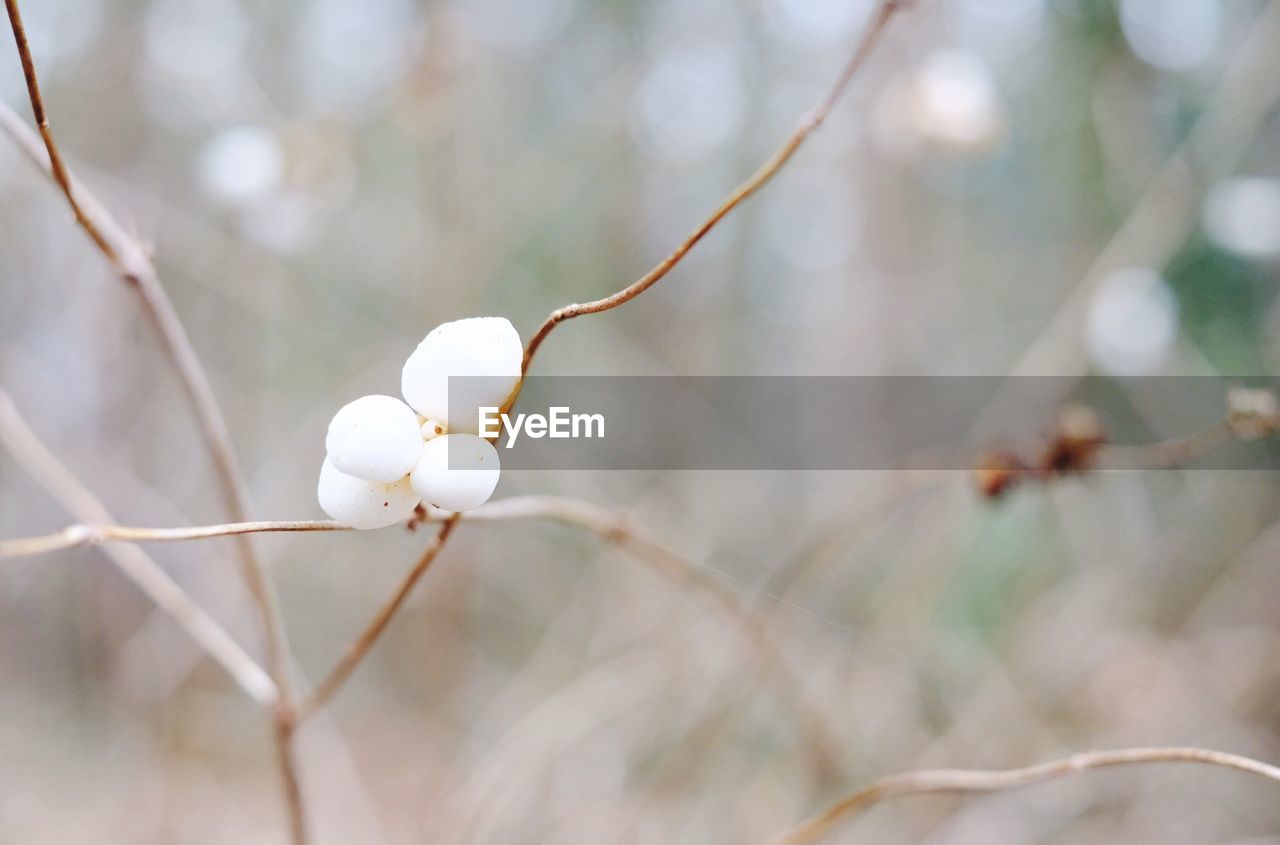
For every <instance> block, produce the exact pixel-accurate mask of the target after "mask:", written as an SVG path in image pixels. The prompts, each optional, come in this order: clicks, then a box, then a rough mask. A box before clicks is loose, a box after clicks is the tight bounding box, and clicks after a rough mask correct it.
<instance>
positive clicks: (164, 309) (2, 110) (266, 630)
mask: <svg viewBox="0 0 1280 845" xmlns="http://www.w3.org/2000/svg"><path fill="white" fill-rule="evenodd" d="M5 9H6V10H7V12H8V14H9V23H10V26H11V27H12V29H13V35H14V42H15V44H16V45H17V48H18V54H19V57H20V58H21V61H22V70H23V75H24V76H25V77H26V82H27V93H28V96H29V99H30V100H31V108H32V112H33V113H34V115H35V119H36V123H37V125H38V127H39V131H40V140H39V141H38V140H36V139H35V138H34V137H33V134H32V133H31V130H30V129H28V128H27V126H26V125H25V124H23V123H22V121H21V120H19V119H17V117H16V115H14V114H13V113H12V111H11V110H10V109H8V107H7V106H3V104H0V126H2V127H3V128H4V129H5V130H6V131H7V132H8V133H9V134H10V135H11V136H12V137H13V138H14V140H15V141H16V142H17V143H18V144H19V146H20V147H23V148H24V151H25V152H26V153H27V155H28V156H29V157H30V158H32V159H33V160H34V161H36V162H37V163H38V164H39V165H40V166H42V167H43V168H44V169H45V170H46V171H47V172H48V173H49V174H50V176H51V177H52V178H53V180H54V181H55V182H56V183H57V184H58V186H59V187H60V188H61V189H62V192H63V194H64V195H65V196H66V198H67V202H68V204H69V205H70V206H71V209H72V211H73V212H74V214H75V217H76V221H77V222H78V223H79V224H80V226H81V228H83V229H84V231H85V232H86V233H87V234H88V235H89V237H90V239H91V240H92V241H93V242H94V245H95V246H96V247H97V248H98V250H99V251H100V252H101V253H102V254H103V256H104V257H106V259H107V261H108V263H110V264H111V266H112V267H113V268H114V269H115V271H116V273H117V274H118V275H119V276H120V278H121V279H122V280H123V281H125V283H126V284H128V285H129V286H131V287H132V288H133V289H135V290H136V291H137V292H138V295H139V297H140V298H141V301H142V306H143V311H144V312H145V313H146V315H147V317H148V319H149V320H150V321H151V323H152V325H153V327H154V328H155V330H156V332H157V334H158V335H159V336H160V341H161V345H162V346H163V347H164V349H165V352H166V353H167V354H168V356H169V359H170V360H171V361H172V362H173V365H174V368H175V370H176V371H177V373H178V377H179V380H180V381H181V383H182V386H183V390H184V392H185V393H186V394H187V398H188V400H189V401H190V402H191V405H192V409H193V411H194V413H195V416H196V419H197V423H198V425H199V427H200V430H201V432H202V433H203V435H204V438H205V441H206V443H207V445H208V448H209V454H210V456H211V458H212V460H213V465H214V470H215V473H216V475H217V476H218V480H219V489H220V491H221V495H222V499H223V503H224V506H225V507H226V509H227V513H228V515H229V516H230V517H231V519H233V520H235V521H237V522H244V521H246V520H248V518H249V511H250V508H249V495H248V485H247V484H246V483H245V480H244V477H243V475H242V474H241V472H240V465H239V461H238V459H237V457H236V453H235V447H234V445H233V443H232V440H231V432H230V429H229V428H228V427H227V423H226V419H225V418H224V416H223V414H222V408H221V406H220V405H219V404H218V400H217V397H216V396H215V395H214V393H213V388H212V386H211V385H210V383H209V377H208V374H207V373H205V370H204V367H203V366H202V365H201V363H200V359H199V357H198V356H197V355H196V352H195V348H194V347H193V346H192V345H191V339H190V337H188V335H187V331H186V327H185V326H183V324H182V321H181V319H180V318H179V317H178V313H177V310H176V309H175V308H174V307H173V302H172V301H171V300H170V299H169V296H168V294H167V293H166V291H165V289H164V286H163V285H162V284H161V283H160V278H159V276H158V275H157V273H156V270H155V266H154V265H153V264H152V262H151V259H150V257H149V256H148V255H147V252H146V250H144V249H143V247H142V246H141V245H140V244H139V243H138V241H137V240H136V239H135V238H134V237H132V236H131V235H129V234H128V233H127V232H126V231H125V230H124V229H123V228H122V227H121V226H120V225H119V224H118V223H117V222H116V221H115V219H114V218H113V217H112V216H111V215H110V214H109V213H108V212H107V211H106V209H105V208H104V207H103V206H102V204H101V203H99V202H98V201H97V200H96V199H95V198H94V197H93V195H92V194H90V193H89V191H88V190H87V189H85V187H84V186H83V185H82V184H80V183H79V182H78V180H76V178H75V177H74V176H73V175H72V174H71V172H70V171H69V170H68V169H67V167H66V164H65V163H64V162H63V159H62V155H61V153H60V152H59V150H58V146H57V144H56V143H55V142H54V139H53V133H52V130H50V128H49V118H48V114H47V112H46V110H45V106H44V99H43V97H42V96H41V94H40V85H39V82H38V80H37V76H36V70H35V62H34V60H33V59H32V56H31V50H30V45H29V44H28V43H27V36H26V31H25V28H24V27H23V25H22V16H21V13H20V11H19V9H18V0H5ZM41 141H43V150H41V148H40V143H41ZM236 545H237V549H238V551H239V557H240V564H241V565H240V569H241V576H242V578H243V579H244V581H245V584H246V585H247V587H248V589H249V593H250V596H251V597H252V599H253V601H254V603H255V604H256V605H257V607H258V611H259V614H260V615H261V621H262V627H263V638H264V640H265V644H266V652H267V666H268V668H269V670H270V674H271V677H272V679H273V680H274V682H275V686H276V689H277V691H278V696H279V700H278V702H277V706H276V707H275V708H274V714H273V718H274V719H275V721H276V728H277V730H276V732H275V735H276V737H277V740H278V741H279V740H283V741H285V742H288V741H289V731H290V728H289V727H288V726H289V725H290V724H291V723H292V710H293V706H294V695H293V683H292V678H291V674H290V673H291V664H292V658H291V657H290V655H289V644H288V638H287V636H286V634H285V630H284V620H283V616H282V614H281V612H280V601H279V597H278V596H277V595H276V593H275V588H274V586H273V585H272V584H271V581H270V579H269V578H268V577H267V574H266V569H265V567H264V566H263V563H262V561H261V559H260V558H259V557H258V554H257V550H256V549H255V547H254V545H253V543H252V541H251V540H250V539H249V538H248V537H247V536H242V537H240V538H238V539H237V541H236ZM279 758H280V760H281V762H282V764H283V768H282V771H281V776H282V778H283V780H284V789H285V795H286V799H287V804H288V810H289V823H290V829H291V830H292V832H293V841H294V842H295V843H298V844H299V845H303V843H305V842H306V841H307V840H308V836H307V829H306V818H305V810H304V808H303V805H302V801H301V790H300V788H299V786H298V776H297V772H296V771H295V770H294V768H293V766H292V753H291V752H290V751H289V750H288V749H281V752H280V754H279Z"/></svg>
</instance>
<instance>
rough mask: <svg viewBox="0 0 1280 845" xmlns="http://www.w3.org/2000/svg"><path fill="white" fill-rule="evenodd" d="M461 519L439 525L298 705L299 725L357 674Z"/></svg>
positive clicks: (452, 519) (456, 515) (446, 521)
mask: <svg viewBox="0 0 1280 845" xmlns="http://www.w3.org/2000/svg"><path fill="white" fill-rule="evenodd" d="M460 518H461V515H460V514H453V515H451V516H449V517H448V518H447V519H445V521H444V522H443V523H441V525H440V530H439V531H438V532H437V533H436V536H435V537H434V538H433V539H432V541H431V544H430V545H428V546H427V548H426V550H425V551H424V552H423V553H422V556H421V557H420V558H418V562H417V563H415V564H414V565H413V568H412V569H410V570H409V572H408V573H407V574H406V575H405V577H404V578H403V579H402V580H401V581H400V584H399V586H397V587H396V591H395V593H393V594H392V596H391V598H389V599H387V601H386V602H385V603H384V604H383V605H382V607H380V608H379V609H378V612H377V614H376V615H375V616H374V617H373V621H371V622H370V623H369V624H368V625H367V626H366V627H365V629H364V630H363V631H361V632H360V634H359V635H358V636H357V637H356V638H355V639H354V640H353V641H352V642H351V644H350V645H349V646H347V649H346V651H344V652H343V653H342V656H341V657H340V658H338V662H337V663H335V664H334V666H333V668H332V669H330V670H329V672H328V673H327V674H326V675H325V676H324V678H323V679H322V680H321V681H320V682H319V683H317V684H316V685H315V687H314V688H313V689H312V690H311V692H309V693H307V694H306V695H304V696H303V697H302V699H301V700H300V701H299V702H298V706H297V710H296V713H297V723H298V724H302V723H303V722H305V721H306V720H307V719H309V718H311V717H312V716H313V715H315V713H316V712H317V711H319V710H321V709H323V708H324V706H325V705H326V704H328V703H329V701H330V700H331V699H332V698H333V696H334V695H335V694H336V693H337V692H338V690H340V689H342V687H343V685H344V684H346V682H347V679H348V678H350V677H351V673H352V672H354V671H355V670H356V667H357V666H359V665H360V662H361V661H362V660H364V658H365V655H367V654H368V653H369V650H370V649H371V648H373V644H374V643H376V642H377V641H378V638H379V637H380V636H382V632H383V631H385V630H386V628H387V625H388V624H390V622H391V618H392V617H393V616H395V614H396V611H397V610H399V609H400V606H401V605H403V604H404V602H405V600H406V599H407V598H409V593H411V592H413V588H414V585H416V584H417V583H418V580H419V579H421V578H422V576H423V574H424V573H426V571H427V569H428V568H430V566H431V563H432V561H434V560H435V559H436V557H437V556H438V555H439V554H440V550H441V549H442V548H444V544H445V542H446V541H447V540H448V539H449V535H450V534H452V533H453V529H454V528H456V527H457V525H458V521H459V519H460Z"/></svg>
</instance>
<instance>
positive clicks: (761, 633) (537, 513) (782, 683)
mask: <svg viewBox="0 0 1280 845" xmlns="http://www.w3.org/2000/svg"><path fill="white" fill-rule="evenodd" d="M520 519H546V520H553V521H556V522H563V523H566V524H568V525H574V526H577V527H579V528H585V529H586V530H588V531H591V532H593V533H595V534H598V535H599V536H600V537H602V538H604V539H605V540H608V541H610V542H613V543H617V544H618V545H619V546H620V547H622V548H623V549H625V550H627V551H629V552H630V553H631V554H632V555H633V556H634V557H635V558H636V559H637V560H638V561H640V562H641V563H642V564H644V565H645V566H648V567H650V568H651V569H653V570H654V571H656V572H657V573H658V574H659V575H661V576H662V577H664V578H667V579H672V580H675V581H677V582H679V583H680V585H681V586H692V587H694V588H695V589H696V590H697V591H698V593H699V594H700V595H702V596H705V597H706V598H707V599H709V600H710V601H711V603H712V607H713V609H714V610H715V611H716V612H718V613H719V614H720V615H721V616H722V617H723V619H724V620H725V621H726V622H727V623H728V624H729V625H731V626H732V627H733V628H734V629H735V630H736V631H737V632H738V634H739V635H740V636H741V637H742V640H743V642H744V643H745V644H746V645H747V646H748V647H749V648H750V649H751V651H752V654H754V655H756V656H758V657H760V658H761V660H762V661H763V663H764V665H765V666H766V667H767V671H765V672H764V674H766V675H768V676H770V677H771V678H772V680H773V687H774V689H775V690H776V691H777V694H778V696H779V698H780V699H781V701H782V702H783V703H784V704H785V705H786V706H787V707H788V708H789V709H790V710H791V712H792V714H793V715H794V716H795V718H796V720H797V722H798V727H799V730H800V732H801V733H802V734H803V735H804V736H805V738H806V744H807V745H808V747H809V753H810V756H811V758H812V760H813V762H814V765H815V768H816V769H817V770H818V772H819V774H821V775H822V776H823V777H836V776H840V774H841V771H842V766H841V764H840V762H839V756H838V755H837V753H836V749H837V748H838V747H839V746H838V743H837V742H836V740H835V738H834V737H833V736H832V732H831V729H830V727H829V726H828V724H827V720H826V717H825V716H824V714H823V712H822V710H821V709H820V708H819V707H818V706H817V704H816V703H815V702H814V700H813V698H812V696H811V695H810V693H809V691H808V689H807V687H806V686H805V684H804V682H803V680H802V679H801V677H800V676H799V675H798V674H797V673H796V671H795V670H794V669H793V668H792V667H791V664H790V662H789V661H788V660H787V657H786V655H785V654H784V653H783V652H782V650H781V649H780V648H779V647H778V645H777V643H775V642H774V641H773V638H772V637H771V636H769V633H768V631H767V629H766V628H765V626H764V625H763V624H762V623H761V621H760V620H758V619H756V618H755V616H753V615H752V613H751V611H750V610H749V609H748V608H746V607H745V606H743V604H742V602H741V601H739V600H738V596H737V594H736V593H735V592H734V591H733V590H732V589H729V588H728V587H727V586H726V585H725V584H723V583H722V582H721V581H718V580H716V579H715V578H714V577H711V576H710V575H708V573H707V571H706V570H704V569H703V567H701V566H699V565H698V563H697V562H696V561H692V560H690V559H688V558H686V557H685V556H684V555H681V554H679V553H678V552H675V551H673V550H672V549H669V548H667V546H665V545H663V544H662V543H659V542H658V541H656V540H653V539H651V538H649V537H647V536H645V535H644V534H642V533H640V532H639V531H637V530H636V529H635V528H633V527H632V526H631V525H630V524H629V522H628V521H627V519H626V518H625V517H624V516H623V515H621V514H619V513H617V512H616V511H612V510H610V509H608V508H605V507H601V506H599V505H595V504H592V503H591V502H584V501H582V500H580V499H569V498H564V497H560V496H520V497H515V498H511V499H503V500H501V501H498V502H493V503H492V504H488V505H484V506H483V507H480V508H476V509H475V510H473V511H467V513H466V514H465V515H464V521H466V522H475V521H507V520H520Z"/></svg>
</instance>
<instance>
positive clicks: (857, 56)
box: [523, 0, 904, 373]
mask: <svg viewBox="0 0 1280 845" xmlns="http://www.w3.org/2000/svg"><path fill="white" fill-rule="evenodd" d="M903 5H904V2H903V0H882V2H881V3H880V6H879V8H878V9H877V10H876V11H875V14H874V16H873V18H872V20H871V22H870V23H869V24H868V25H867V28H866V30H865V31H864V32H863V35H862V38H861V39H860V40H859V42H858V45H857V47H856V48H855V49H854V51H853V56H852V57H851V58H850V59H849V62H848V64H846V65H845V67H844V70H843V71H842V72H841V73H840V76H839V78H838V79H837V80H836V82H835V84H834V85H833V86H832V88H831V90H830V92H829V93H828V94H827V96H826V97H825V98H823V100H822V102H820V103H819V104H818V106H817V107H816V108H815V109H814V110H813V111H811V112H809V113H808V114H807V115H805V116H804V117H803V118H802V119H801V121H800V125H799V126H797V127H796V130H795V132H793V133H792V134H791V136H790V137H789V138H787V140H786V141H785V142H784V143H783V144H782V146H781V147H779V148H778V149H777V151H775V152H774V154H773V155H772V156H770V157H769V159H768V160H767V161H766V162H765V163H764V164H762V165H761V166H760V167H759V169H757V170H756V172H755V173H753V174H751V176H750V177H748V178H747V180H746V181H745V182H743V183H742V184H741V185H739V186H738V187H737V188H735V189H734V190H733V192H732V193H730V194H729V196H727V197H726V198H725V199H724V201H723V202H721V203H720V205H719V206H718V207H717V208H716V210H715V211H713V212H712V213H711V215H710V216H709V217H707V218H706V219H705V220H703V221H702V222H701V223H700V224H698V227H697V228H696V229H694V230H693V232H691V233H690V234H689V236H688V237H686V238H685V239H684V241H683V242H682V243H681V244H680V245H679V246H678V247H676V248H675V251H673V252H672V253H671V254H670V255H668V256H667V257H666V258H664V259H662V261H660V262H658V264H657V265H656V266H655V267H654V268H653V269H652V270H650V271H649V272H647V273H645V274H644V275H643V276H641V277H640V278H639V279H637V280H636V281H634V282H632V283H631V284H629V285H627V286H626V287H625V288H623V289H622V290H620V291H618V292H617V293H614V294H610V295H609V296H606V297H604V298H603V299H597V300H594V301H592V302H582V303H575V304H573V305H566V306H564V307H563V308H557V309H556V310H555V311H552V312H551V315H550V316H548V317H547V319H546V320H545V321H544V322H543V324H542V325H541V326H540V327H539V328H538V331H537V332H536V333H535V334H534V336H533V338H532V339H531V340H530V341H529V344H528V346H526V347H525V352H524V365H523V371H524V372H526V373H527V372H528V371H529V365H530V364H531V363H532V361H533V356H534V355H535V354H537V352H538V347H540V346H541V345H542V342H543V341H544V340H546V339H547V335H549V334H551V332H552V331H553V330H554V329H555V327H556V326H558V325H560V324H561V323H563V322H565V321H566V320H572V319H574V318H575V317H581V316H583V315H586V314H599V313H600V312H602V311H608V310H610V309H613V308H617V307H618V306H619V305H625V304H626V303H628V302H630V301H631V300H633V299H635V298H636V297H637V296H639V295H640V294H642V293H644V292H645V291H646V290H648V289H649V288H651V287H653V286H654V285H655V284H657V283H658V282H660V281H661V280H662V279H663V277H664V276H666V275H667V274H668V273H670V272H671V270H672V269H673V268H674V267H675V266H676V265H677V264H679V263H680V262H681V260H683V259H684V257H685V255H686V254H687V253H688V252H689V250H691V249H693V248H694V246H696V245H697V243H698V241H700V240H702V239H703V237H705V236H706V234H707V233H708V232H710V231H711V230H712V229H714V228H715V227H716V224H718V223H719V222H720V221H721V220H723V219H724V218H725V217H727V216H728V215H729V213H730V212H731V211H733V210H734V209H735V208H737V207H738V206H739V205H741V204H742V203H743V201H745V200H746V199H747V198H748V197H750V196H751V195H752V194H754V193H755V192H756V191H758V190H760V189H761V188H762V187H764V186H765V184H766V183H768V181H769V180H770V179H772V178H773V177H774V176H775V175H776V174H777V173H778V171H779V170H781V169H782V168H783V166H784V165H786V163H787V162H788V161H790V160H791V157H792V156H793V155H795V153H796V150H798V149H800V147H801V145H803V144H804V142H805V141H806V140H808V138H809V136H810V135H811V134H813V133H814V132H815V131H816V130H817V129H818V127H820V126H822V124H823V122H824V121H825V120H826V119H827V116H828V115H829V114H830V113H831V109H832V108H834V107H835V104H836V103H837V102H838V101H839V100H840V97H841V96H842V95H843V94H844V92H845V89H846V88H848V87H849V83H850V81H852V79H853V77H854V76H855V75H856V74H857V72H858V69H859V68H861V67H862V65H863V64H864V63H865V62H866V60H867V57H868V56H870V55H871V52H872V50H873V49H874V48H875V46H876V44H877V43H878V42H879V40H880V36H881V35H882V34H883V32H884V30H885V27H886V26H887V25H888V23H889V20H890V19H891V18H892V17H893V15H894V13H895V12H897V11H898V10H899V9H901V8H902V6H903Z"/></svg>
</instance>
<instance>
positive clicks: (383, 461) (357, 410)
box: [324, 396, 422, 484]
mask: <svg viewBox="0 0 1280 845" xmlns="http://www.w3.org/2000/svg"><path fill="white" fill-rule="evenodd" d="M324 448H325V451H326V452H327V453H328V454H329V460H331V461H333V465H334V467H335V468H337V469H338V470H340V471H341V472H343V473H345V474H347V475H353V476H355V477H356V478H363V479H365V480H367V481H381V482H383V483H384V484H390V483H392V482H395V481H398V480H400V479H401V478H404V477H405V476H406V475H408V474H409V472H410V471H411V470H412V469H413V466H414V464H416V463H417V462H418V455H419V454H421V452H422V433H421V430H420V428H419V426H418V417H417V415H416V414H414V413H413V409H412V408H410V407H409V406H408V405H406V404H405V403H403V402H401V401H400V400H399V399H396V398H395V397H393V396H361V397H360V398H359V399H357V400H355V401H354V402H349V403H348V404H346V405H343V406H342V408H341V410H339V411H338V413H336V414H334V417H333V421H332V422H330V423H329V433H328V435H327V436H326V437H325V439H324Z"/></svg>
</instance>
